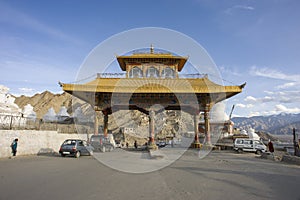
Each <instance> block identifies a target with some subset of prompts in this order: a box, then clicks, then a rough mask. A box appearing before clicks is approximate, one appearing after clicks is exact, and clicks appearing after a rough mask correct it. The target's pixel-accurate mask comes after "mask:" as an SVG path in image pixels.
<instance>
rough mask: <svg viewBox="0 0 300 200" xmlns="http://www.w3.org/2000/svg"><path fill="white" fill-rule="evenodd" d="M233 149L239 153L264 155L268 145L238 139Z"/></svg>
mask: <svg viewBox="0 0 300 200" xmlns="http://www.w3.org/2000/svg"><path fill="white" fill-rule="evenodd" d="M233 149H234V150H236V151H237V152H238V153H242V152H243V151H246V152H255V153H256V154H259V155H260V154H262V152H266V151H267V147H266V145H264V144H263V143H262V142H261V141H259V140H253V139H247V138H236V139H235V141H234V145H233Z"/></svg>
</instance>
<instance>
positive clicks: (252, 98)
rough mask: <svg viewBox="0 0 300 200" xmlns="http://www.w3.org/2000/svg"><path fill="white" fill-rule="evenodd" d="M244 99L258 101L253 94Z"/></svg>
mask: <svg viewBox="0 0 300 200" xmlns="http://www.w3.org/2000/svg"><path fill="white" fill-rule="evenodd" d="M244 101H246V102H254V103H255V102H257V99H256V98H255V97H253V96H247V97H246V98H245V99H244Z"/></svg>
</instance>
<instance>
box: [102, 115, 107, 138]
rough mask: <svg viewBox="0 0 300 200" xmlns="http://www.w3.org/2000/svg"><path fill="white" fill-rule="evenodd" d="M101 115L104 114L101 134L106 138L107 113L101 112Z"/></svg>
mask: <svg viewBox="0 0 300 200" xmlns="http://www.w3.org/2000/svg"><path fill="white" fill-rule="evenodd" d="M102 113H103V114H104V117H103V132H104V136H105V137H106V136H107V134H108V112H107V111H102Z"/></svg>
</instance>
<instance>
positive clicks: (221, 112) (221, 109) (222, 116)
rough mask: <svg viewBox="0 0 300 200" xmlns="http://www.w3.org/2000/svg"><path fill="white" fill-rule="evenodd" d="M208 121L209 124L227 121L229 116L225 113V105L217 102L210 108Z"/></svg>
mask: <svg viewBox="0 0 300 200" xmlns="http://www.w3.org/2000/svg"><path fill="white" fill-rule="evenodd" d="M210 119H211V122H224V121H227V120H229V116H228V115H227V114H226V113H225V103H223V102H219V103H217V104H215V105H214V106H213V107H212V109H211V111H210Z"/></svg>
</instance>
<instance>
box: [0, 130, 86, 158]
mask: <svg viewBox="0 0 300 200" xmlns="http://www.w3.org/2000/svg"><path fill="white" fill-rule="evenodd" d="M15 138H18V139H19V142H18V149H17V151H18V152H17V156H18V155H33V154H35V155H36V154H39V153H49V152H58V151H59V147H60V145H61V144H62V143H63V141H64V140H65V139H69V138H71V139H83V140H87V135H85V134H61V133H57V132H56V131H34V130H0V158H5V157H9V156H11V155H12V154H11V148H10V144H11V143H12V141H13V140H14V139H15Z"/></svg>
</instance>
